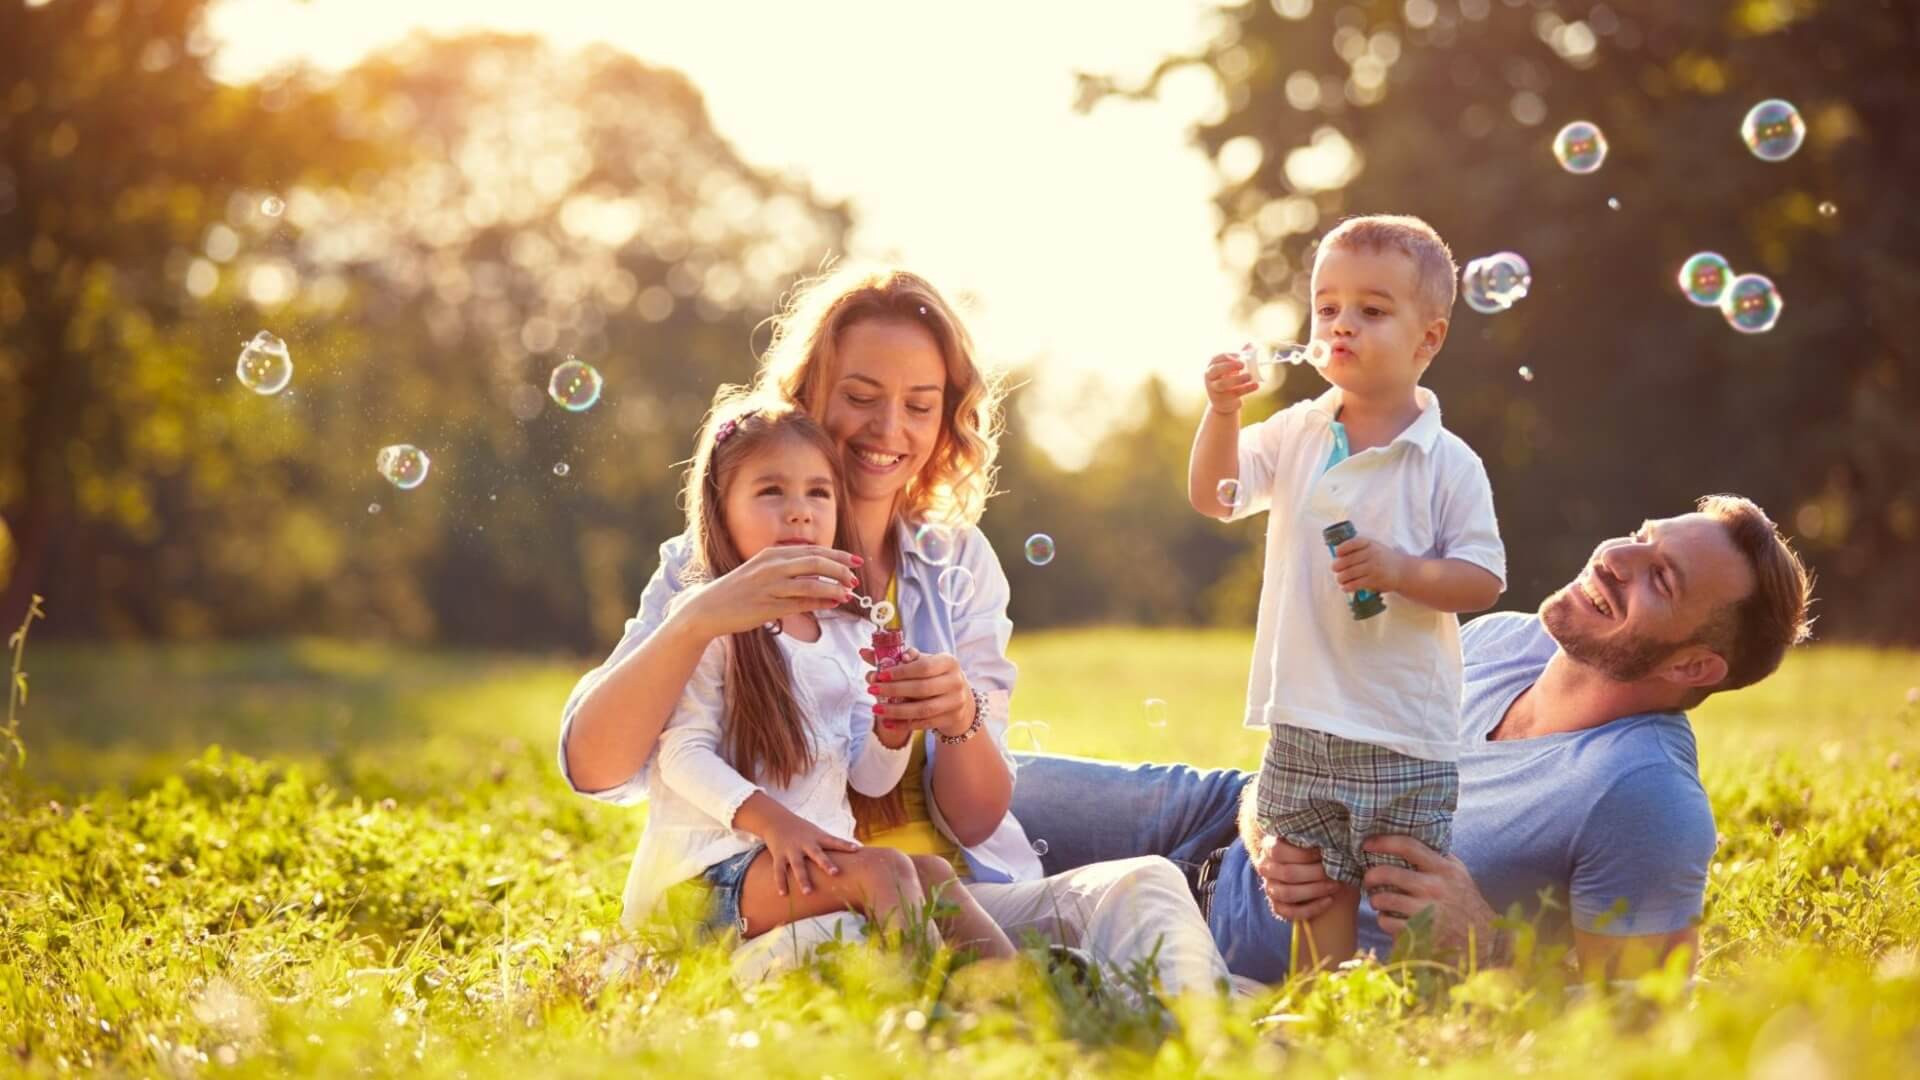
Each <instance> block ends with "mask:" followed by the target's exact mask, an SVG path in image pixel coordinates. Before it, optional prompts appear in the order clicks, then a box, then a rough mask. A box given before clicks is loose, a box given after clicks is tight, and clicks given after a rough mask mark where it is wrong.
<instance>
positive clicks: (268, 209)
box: [260, 195, 287, 217]
mask: <svg viewBox="0 0 1920 1080" xmlns="http://www.w3.org/2000/svg"><path fill="white" fill-rule="evenodd" d="M286 208H287V204H286V201H285V200H283V199H281V198H280V196H278V195H269V196H267V197H266V198H264V199H261V200H260V212H261V213H263V214H265V215H267V216H268V217H279V216H280V215H281V213H282V212H283V211H285V210H286Z"/></svg>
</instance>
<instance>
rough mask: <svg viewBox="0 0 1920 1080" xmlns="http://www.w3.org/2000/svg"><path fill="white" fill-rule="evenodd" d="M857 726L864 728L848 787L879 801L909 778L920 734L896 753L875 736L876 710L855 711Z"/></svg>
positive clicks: (855, 745) (857, 741) (856, 743)
mask: <svg viewBox="0 0 1920 1080" xmlns="http://www.w3.org/2000/svg"><path fill="white" fill-rule="evenodd" d="M862 718H864V723H862ZM854 722H855V723H856V724H860V725H861V729H860V734H859V735H858V736H857V737H856V738H855V739H854V740H853V761H852V762H851V764H850V766H849V768H848V769H847V783H848V784H849V785H850V786H852V788H853V790H855V791H857V792H859V793H860V794H862V795H870V796H872V797H874V798H876V799H877V798H879V797H880V796H882V795H885V794H886V793H888V792H890V791H892V790H893V789H894V788H895V787H897V786H899V784H900V778H901V777H902V776H905V775H906V774H907V758H908V757H910V756H912V747H913V739H914V738H918V737H919V732H915V733H913V736H912V737H911V738H909V739H908V740H907V741H906V742H904V743H901V744H900V749H898V750H895V749H892V748H890V747H888V746H887V744H885V743H883V742H881V741H880V737H879V736H878V735H875V734H874V733H873V709H872V706H868V707H866V708H863V709H855V710H854Z"/></svg>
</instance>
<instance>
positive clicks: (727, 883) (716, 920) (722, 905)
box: [700, 844, 767, 937]
mask: <svg viewBox="0 0 1920 1080" xmlns="http://www.w3.org/2000/svg"><path fill="white" fill-rule="evenodd" d="M766 849H767V845H765V844H755V845H753V846H752V847H750V848H748V849H747V850H745V851H743V852H741V853H740V854H738V855H735V856H733V857H732V858H729V859H722V860H720V861H719V862H717V863H714V864H713V865H712V866H709V867H707V868H706V869H705V870H702V871H700V880H702V881H705V882H706V883H707V885H708V886H710V887H711V888H712V890H713V906H712V908H710V909H709V914H708V915H707V921H706V922H705V923H703V924H701V925H702V927H703V928H704V929H706V930H708V931H710V932H712V933H714V934H716V935H718V934H724V933H726V932H727V931H728V930H735V931H738V932H739V934H740V936H741V937H746V936H747V920H746V918H745V917H744V916H742V915H741V914H740V891H741V890H742V889H744V888H746V884H747V867H749V866H752V865H753V860H754V859H755V858H756V857H757V856H759V854H760V853H761V852H762V851H765V850H766Z"/></svg>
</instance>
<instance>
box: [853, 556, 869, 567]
mask: <svg viewBox="0 0 1920 1080" xmlns="http://www.w3.org/2000/svg"><path fill="white" fill-rule="evenodd" d="M853 565H855V566H865V565H867V560H865V559H863V558H861V557H860V556H858V555H855V556H854V557H853Z"/></svg>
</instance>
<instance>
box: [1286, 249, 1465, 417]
mask: <svg viewBox="0 0 1920 1080" xmlns="http://www.w3.org/2000/svg"><path fill="white" fill-rule="evenodd" d="M1419 281H1420V276H1419V272H1418V271H1417V270H1416V269H1415V267H1414V264H1413V260H1412V259H1411V258H1409V257H1407V256H1406V255H1403V254H1401V253H1400V252H1398V251H1356V250H1350V249H1347V248H1340V247H1336V248H1332V249H1329V250H1327V251H1325V252H1323V253H1322V254H1321V256H1320V259H1319V261H1318V262H1316V263H1315V264H1314V267H1313V337H1314V340H1316V341H1324V342H1326V344H1327V346H1328V349H1329V351H1330V355H1329V358H1328V361H1327V366H1326V367H1324V368H1322V369H1321V374H1323V375H1325V376H1326V377H1327V381H1328V382H1331V383H1332V384H1334V385H1335V386H1338V387H1339V388H1340V389H1342V390H1344V391H1346V392H1347V393H1349V394H1353V395H1356V396H1360V397H1369V398H1385V397H1393V396H1397V395H1401V394H1410V393H1412V392H1413V388H1414V386H1415V385H1417V384H1418V383H1419V382H1420V375H1421V373H1423V372H1425V371H1426V369H1427V364H1428V363H1430V362H1431V361H1432V360H1433V356H1434V354H1435V353H1437V352H1439V351H1440V346H1441V344H1442V343H1444V342H1445V341H1446V339H1447V320H1446V318H1445V317H1444V316H1436V315H1433V314H1432V313H1430V312H1429V311H1428V310H1427V305H1426V304H1424V303H1423V302H1422V301H1421V299H1420V292H1419Z"/></svg>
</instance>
